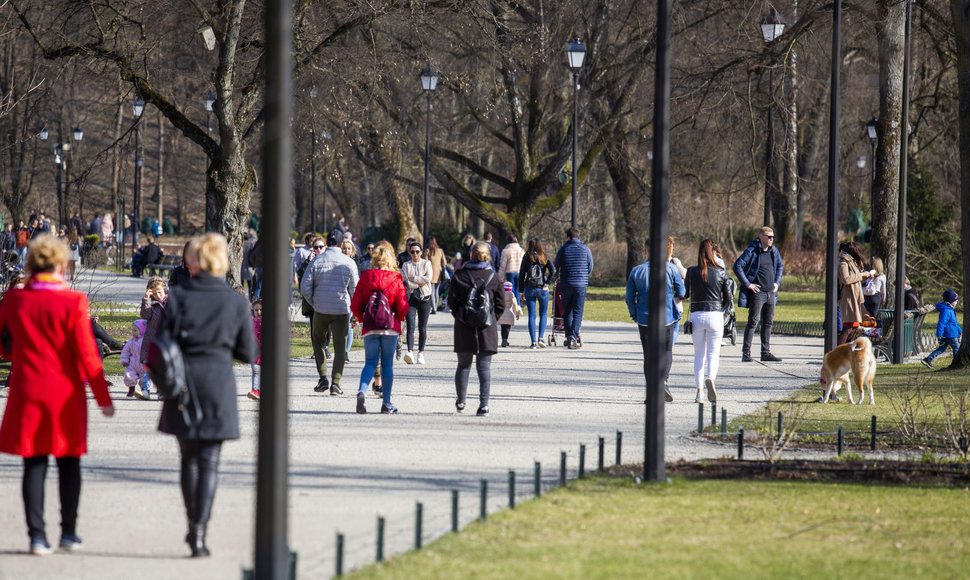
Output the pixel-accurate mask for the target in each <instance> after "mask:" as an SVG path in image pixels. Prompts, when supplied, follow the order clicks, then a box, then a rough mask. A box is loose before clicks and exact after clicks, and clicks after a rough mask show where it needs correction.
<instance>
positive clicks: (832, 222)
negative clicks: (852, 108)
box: [823, 0, 842, 352]
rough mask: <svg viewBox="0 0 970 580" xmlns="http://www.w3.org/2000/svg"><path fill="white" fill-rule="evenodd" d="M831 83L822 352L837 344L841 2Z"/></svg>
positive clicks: (836, 7) (836, 10)
mask: <svg viewBox="0 0 970 580" xmlns="http://www.w3.org/2000/svg"><path fill="white" fill-rule="evenodd" d="M831 57H832V65H831V66H832V82H831V83H829V90H830V91H831V92H830V93H829V95H830V96H829V174H828V202H827V205H826V211H825V220H826V228H825V319H824V331H823V334H824V335H825V338H824V343H823V344H824V349H825V352H829V351H830V350H832V349H834V348H835V347H836V343H837V342H838V336H837V333H838V327H837V326H836V322H837V320H838V301H839V289H838V283H839V263H838V256H837V255H836V254H837V252H838V247H839V239H838V231H839V156H838V154H839V117H840V113H839V111H840V108H839V90H840V86H841V78H842V77H841V71H840V69H839V66H840V65H841V64H842V0H835V3H834V4H833V7H832V52H831Z"/></svg>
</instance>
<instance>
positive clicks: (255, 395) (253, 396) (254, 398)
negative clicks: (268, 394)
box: [246, 389, 259, 401]
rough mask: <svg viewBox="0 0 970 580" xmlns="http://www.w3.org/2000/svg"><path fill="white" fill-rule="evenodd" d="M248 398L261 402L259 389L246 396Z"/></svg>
mask: <svg viewBox="0 0 970 580" xmlns="http://www.w3.org/2000/svg"><path fill="white" fill-rule="evenodd" d="M246 396H247V397H249V398H250V399H252V400H254V401H258V400H259V389H253V390H251V391H249V394H248V395H246Z"/></svg>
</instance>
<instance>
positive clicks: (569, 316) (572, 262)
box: [556, 228, 593, 349]
mask: <svg viewBox="0 0 970 580" xmlns="http://www.w3.org/2000/svg"><path fill="white" fill-rule="evenodd" d="M556 268H557V269H558V270H559V287H560V289H561V290H562V323H563V326H564V327H565V333H566V341H565V344H564V346H566V348H570V349H577V348H580V347H581V346H583V343H582V342H581V341H580V340H579V329H580V327H581V326H582V325H583V307H584V306H585V305H586V287H587V286H589V276H590V274H592V273H593V253H592V252H590V251H589V248H587V247H586V244H584V243H583V242H581V241H579V230H578V229H576V228H569V229H567V230H566V243H564V244H563V245H562V247H561V248H559V252H558V253H557V254H556Z"/></svg>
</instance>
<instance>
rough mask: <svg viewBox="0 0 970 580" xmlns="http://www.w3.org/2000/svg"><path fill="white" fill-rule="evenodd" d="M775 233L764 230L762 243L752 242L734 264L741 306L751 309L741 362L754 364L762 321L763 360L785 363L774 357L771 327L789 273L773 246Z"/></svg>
mask: <svg viewBox="0 0 970 580" xmlns="http://www.w3.org/2000/svg"><path fill="white" fill-rule="evenodd" d="M774 241H775V233H774V232H773V231H772V229H771V228H769V227H768V226H765V227H763V228H761V234H760V235H759V236H758V239H756V240H752V241H751V243H750V244H748V247H747V248H746V249H745V250H744V252H743V253H742V254H741V255H740V256H738V259H737V260H736V261H735V262H734V275H735V276H737V277H738V283H739V287H740V289H741V295H740V298H739V299H738V305H739V306H740V307H741V308H747V309H748V325H747V326H745V327H744V344H743V346H742V347H741V361H742V362H751V360H752V359H751V342H752V341H753V340H754V329H755V328H756V327H757V326H758V321H759V320H760V321H761V360H763V361H766V362H778V361H780V360H781V359H780V358H778V357H776V356H775V355H773V354H771V345H770V343H771V323H772V322H773V321H774V318H775V304H776V303H777V302H778V287H779V286H780V285H781V276H782V274H783V273H784V271H785V263H784V262H783V261H782V259H781V253H780V252H778V248H776V247H775V246H774V245H773V244H774Z"/></svg>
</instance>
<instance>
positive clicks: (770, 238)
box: [765, 236, 775, 240]
mask: <svg viewBox="0 0 970 580" xmlns="http://www.w3.org/2000/svg"><path fill="white" fill-rule="evenodd" d="M765 237H766V238H768V239H769V240H773V239H775V236H765Z"/></svg>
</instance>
